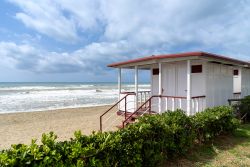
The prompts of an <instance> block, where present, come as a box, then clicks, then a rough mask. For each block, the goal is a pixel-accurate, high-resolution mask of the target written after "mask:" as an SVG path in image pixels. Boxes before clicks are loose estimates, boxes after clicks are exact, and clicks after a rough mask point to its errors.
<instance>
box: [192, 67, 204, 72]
mask: <svg viewBox="0 0 250 167" xmlns="http://www.w3.org/2000/svg"><path fill="white" fill-rule="evenodd" d="M191 71H192V73H202V65H193V66H192V70H191Z"/></svg>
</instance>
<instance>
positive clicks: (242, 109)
mask: <svg viewBox="0 0 250 167" xmlns="http://www.w3.org/2000/svg"><path fill="white" fill-rule="evenodd" d="M235 108H236V109H237V110H238V111H237V113H238V116H239V117H240V118H242V117H244V120H246V121H250V96H246V97H245V98H244V99H242V100H241V101H240V103H239V104H238V105H236V106H235Z"/></svg>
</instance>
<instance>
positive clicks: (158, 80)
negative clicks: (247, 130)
mask: <svg viewBox="0 0 250 167" xmlns="http://www.w3.org/2000/svg"><path fill="white" fill-rule="evenodd" d="M108 67H113V68H118V71H119V72H118V88H119V99H122V98H123V100H122V101H121V102H120V103H121V104H120V105H119V107H120V108H119V109H120V111H125V110H126V112H134V111H136V110H137V109H138V107H140V105H141V104H142V103H143V102H145V101H146V100H147V99H149V98H150V97H151V96H153V98H151V100H150V103H151V104H150V110H151V111H153V112H158V113H161V112H165V111H167V110H175V109H178V108H180V109H182V110H184V111H186V113H187V115H192V114H194V113H196V112H200V111H202V110H204V109H205V108H207V107H214V106H219V105H227V104H228V99H231V98H240V97H242V96H246V95H248V94H249V93H250V63H248V62H245V61H241V60H236V59H232V58H229V57H224V56H219V55H216V54H211V53H206V52H188V53H178V54H168V55H152V56H149V57H144V58H139V59H133V60H128V61H124V62H118V63H113V64H110V65H108ZM123 69H134V71H135V86H134V92H121V85H122V83H121V78H122V76H121V74H122V73H121V70H123ZM139 70H150V75H151V90H150V92H138V77H139V73H138V71H139ZM124 96H127V99H126V102H125V99H124ZM148 103H149V102H148Z"/></svg>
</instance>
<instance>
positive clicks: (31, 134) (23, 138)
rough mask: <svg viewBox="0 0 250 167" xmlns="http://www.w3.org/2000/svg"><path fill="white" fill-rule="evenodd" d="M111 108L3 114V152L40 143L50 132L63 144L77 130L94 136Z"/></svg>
mask: <svg viewBox="0 0 250 167" xmlns="http://www.w3.org/2000/svg"><path fill="white" fill-rule="evenodd" d="M109 107H110V106H98V107H85V108H74V109H60V110H52V111H40V112H24V113H10V114H0V149H6V148H9V147H10V146H11V144H18V143H24V144H29V143H30V142H31V139H38V142H39V141H40V139H41V136H42V134H43V133H48V132H50V131H53V132H55V133H56V135H57V136H58V140H61V141H62V140H69V139H70V138H71V137H73V133H74V131H76V130H81V131H82V133H83V134H86V135H88V134H91V133H92V131H98V130H99V116H100V115H101V114H102V113H103V112H105V111H106V110H107V109H108V108H109ZM114 115H115V114H114ZM116 117H117V116H116Z"/></svg>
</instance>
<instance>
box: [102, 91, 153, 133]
mask: <svg viewBox="0 0 250 167" xmlns="http://www.w3.org/2000/svg"><path fill="white" fill-rule="evenodd" d="M150 93H151V92H150V91H139V92H138V105H141V104H142V103H143V102H145V101H146V100H147V99H148V98H149V97H150ZM121 94H124V96H123V97H121V98H120V100H119V101H118V102H116V103H115V104H114V105H112V106H111V107H110V108H109V109H108V110H107V111H105V112H104V113H103V114H102V115H101V116H100V131H101V132H102V131H105V130H113V129H112V128H111V127H112V126H113V125H114V124H115V123H119V125H120V123H121V121H122V120H124V119H126V118H127V116H128V115H129V114H130V113H132V112H134V111H135V109H134V108H131V107H130V105H128V104H131V103H132V104H134V101H131V100H130V99H129V98H130V96H135V93H134V92H121ZM133 107H134V105H133ZM128 111H132V112H128ZM117 115H122V116H124V117H121V116H117ZM104 124H105V125H106V126H105V127H103V126H104Z"/></svg>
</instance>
